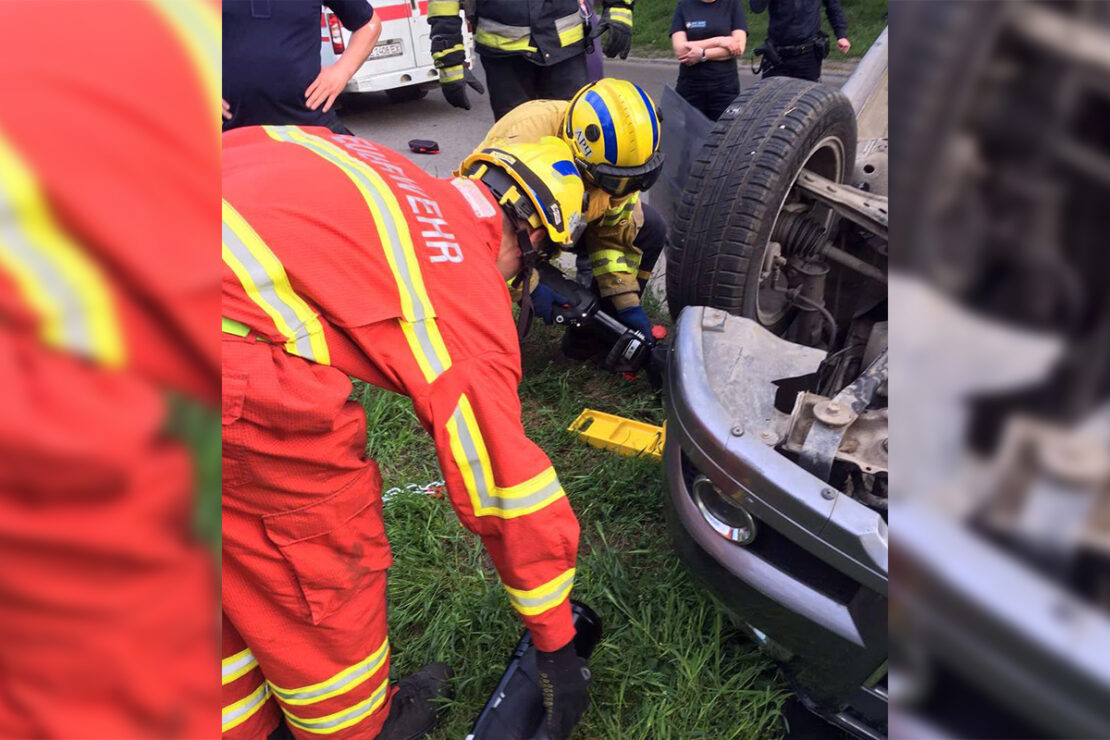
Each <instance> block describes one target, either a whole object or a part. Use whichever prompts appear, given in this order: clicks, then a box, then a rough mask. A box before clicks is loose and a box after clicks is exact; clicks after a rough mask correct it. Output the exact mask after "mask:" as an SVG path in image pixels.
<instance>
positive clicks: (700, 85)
mask: <svg viewBox="0 0 1110 740" xmlns="http://www.w3.org/2000/svg"><path fill="white" fill-rule="evenodd" d="M675 92H677V93H678V94H679V95H681V96H682V97H683V98H685V99H686V102H687V103H689V104H690V105H692V106H694V107H695V108H697V109H698V110H700V111H701V112H702V113H704V114H705V117H706V118H708V119H709V120H710V121H716V120H717V119H718V118H720V117H721V114H722V113H724V112H725V108H727V107H729V105H731V104H732V101H733V100H735V99H736V96H737V95H739V94H740V78H739V77H738V76H736V75H729V76H728V77H723V78H721V79H719V80H709V81H707V82H706V81H701V80H696V81H691V80H689V79H688V78H686V77H682V76H681V75H680V76H679V78H678V84H677V85H675Z"/></svg>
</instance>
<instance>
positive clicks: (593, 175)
mask: <svg viewBox="0 0 1110 740" xmlns="http://www.w3.org/2000/svg"><path fill="white" fill-rule="evenodd" d="M575 164H577V165H578V171H579V172H581V173H582V179H583V180H585V181H586V182H587V183H589V184H590V185H593V186H594V187H598V188H601V189H602V190H604V191H605V192H606V193H608V194H609V195H611V196H613V197H614V198H623V197H624V196H626V195H631V194H632V193H634V192H636V191H637V190H647V189H648V188H650V187H651V186H652V185H654V184H655V181H656V180H658V179H659V173H660V172H662V171H663V152H656V153H655V154H653V155H651V159H649V160H648V161H647V162H646V163H644V164H642V165H640V166H639V167H617V166H615V165H611V164H591V163H590V162H587V161H585V160H584V159H579V160H577V161H576V162H575Z"/></svg>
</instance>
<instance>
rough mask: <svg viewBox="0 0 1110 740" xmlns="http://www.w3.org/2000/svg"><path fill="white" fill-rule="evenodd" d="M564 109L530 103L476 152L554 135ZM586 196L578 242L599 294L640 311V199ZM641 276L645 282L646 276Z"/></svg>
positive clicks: (553, 103) (558, 104)
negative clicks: (637, 241) (582, 232)
mask: <svg viewBox="0 0 1110 740" xmlns="http://www.w3.org/2000/svg"><path fill="white" fill-rule="evenodd" d="M568 105H570V103H569V102H568V101H566V100H531V101H529V102H527V103H524V104H522V105H519V106H517V107H516V108H514V109H513V110H511V111H509V113H508V114H506V115H505V117H504V118H502V119H501V120H499V121H498V122H497V123H495V124H493V128H491V129H490V130H489V133H487V134H486V138H485V139H483V140H482V143H481V144H479V145H478V148H477V149H478V150H482V149H485V148H487V147H491V146H498V145H499V144H501V145H503V144H506V143H509V142H534V141H539V140H540V139H541V138H542V137H544V136H558V135H559V129H560V128H561V127H562V125H563V118H564V116H565V114H566V111H567V106H568ZM586 195H587V196H588V197H589V207H588V208H587V210H586V214H585V216H586V221H587V222H588V225H587V226H586V232H585V235H584V236H583V238H582V243H583V244H584V245H585V250H586V253H587V255H588V256H589V258H590V265H591V267H592V268H593V273H594V277H595V278H596V279H597V284H598V287H599V288H600V290H601V295H602V297H605V298H609V299H611V300H612V301H613V305H614V306H615V307H616V308H617V309H618V310H619V309H622V308H627V307H629V306H638V305H639V304H640V284H639V283H638V282H637V276H638V275H639V270H640V256H641V252H640V250H639V249H638V248H636V247H634V246H633V245H632V241H633V240H634V239H635V238H636V234H637V233H638V232H639V231H640V227H641V226H643V224H644V214H643V207H642V206H641V205H640V194H639V193H633V194H632V195H629V196H626V197H625V198H622V199H620V200H618V199H616V198H613V197H612V196H610V195H609V194H608V193H606V192H605V191H603V190H601V189H599V188H592V187H590V186H589V185H587V186H586ZM641 277H643V278H644V279H645V280H646V279H647V278H648V277H649V276H648V275H643V276H641Z"/></svg>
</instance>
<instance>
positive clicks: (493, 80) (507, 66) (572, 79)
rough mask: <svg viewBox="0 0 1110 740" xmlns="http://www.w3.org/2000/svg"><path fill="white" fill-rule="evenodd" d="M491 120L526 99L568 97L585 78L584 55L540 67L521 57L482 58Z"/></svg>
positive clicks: (577, 89) (579, 87) (499, 116)
mask: <svg viewBox="0 0 1110 740" xmlns="http://www.w3.org/2000/svg"><path fill="white" fill-rule="evenodd" d="M482 68H483V69H484V70H485V72H486V90H487V91H488V92H489V104H490V107H491V108H493V118H494V120H497V119H500V118H501V117H502V116H504V115H505V114H506V113H508V112H509V111H511V110H512V109H513V108H515V107H517V106H518V105H520V104H521V103H526V102H528V101H529V100H570V99H571V98H572V97H574V94H575V93H576V92H578V91H579V90H580V89H582V87H584V86H585V84H586V83H587V82H588V81H589V78H588V76H587V74H586V55H585V54H584V53H583V54H579V55H577V56H574V57H571V58H570V59H567V60H564V61H562V62H559V63H558V64H552V65H550V66H547V67H541V66H540V65H538V64H532V63H531V62H530V61H528V60H527V59H525V58H524V57H522V56H511V57H487V56H483V57H482Z"/></svg>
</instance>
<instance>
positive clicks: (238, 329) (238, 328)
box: [220, 316, 251, 337]
mask: <svg viewBox="0 0 1110 740" xmlns="http://www.w3.org/2000/svg"><path fill="white" fill-rule="evenodd" d="M220 328H222V329H223V332H224V334H233V335H235V336H237V337H245V336H247V335H248V334H250V333H251V328H250V327H249V326H247V325H246V324H244V323H242V322H239V321H236V320H235V319H229V318H228V317H226V316H224V317H223V318H222V319H221V320H220Z"/></svg>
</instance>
